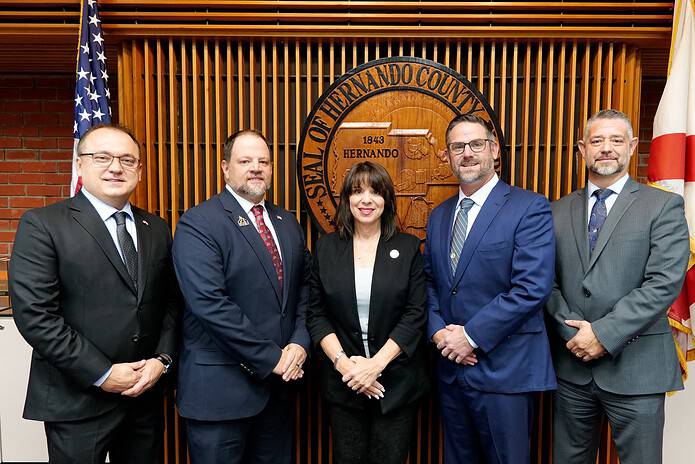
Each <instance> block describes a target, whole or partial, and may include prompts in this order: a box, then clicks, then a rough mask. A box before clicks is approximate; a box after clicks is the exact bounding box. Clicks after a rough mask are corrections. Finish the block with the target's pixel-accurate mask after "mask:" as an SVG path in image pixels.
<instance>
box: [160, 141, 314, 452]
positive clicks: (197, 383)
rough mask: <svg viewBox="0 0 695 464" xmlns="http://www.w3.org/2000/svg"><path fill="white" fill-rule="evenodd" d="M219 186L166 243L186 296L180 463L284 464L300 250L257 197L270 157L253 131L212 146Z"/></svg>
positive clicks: (281, 218)
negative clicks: (219, 155)
mask: <svg viewBox="0 0 695 464" xmlns="http://www.w3.org/2000/svg"><path fill="white" fill-rule="evenodd" d="M222 171H223V173H224V179H225V182H226V186H225V187H226V188H225V189H224V190H223V191H222V193H220V194H219V195H217V196H215V197H213V198H211V199H209V200H208V201H205V202H203V203H201V204H200V205H198V206H196V207H194V208H191V209H189V210H188V211H187V212H186V214H184V215H183V216H182V218H181V220H180V221H179V223H178V225H177V228H176V236H175V238H174V247H173V255H174V265H175V268H176V274H177V276H178V279H179V282H180V284H181V290H182V292H183V295H184V297H185V300H186V306H185V309H184V314H183V323H182V327H183V346H182V350H181V351H182V353H181V360H180V368H179V386H178V395H177V402H178V406H179V412H180V414H181V416H183V417H184V418H185V419H186V430H187V433H188V443H189V451H190V456H191V461H192V463H194V464H195V463H204V464H212V463H220V464H222V463H224V464H233V463H259V464H260V463H268V464H271V463H272V464H279V463H280V464H281V463H289V462H290V457H291V448H292V424H293V423H294V420H293V419H292V404H293V401H291V397H290V391H289V389H288V385H287V383H288V382H292V381H294V380H297V379H299V378H301V377H302V375H303V369H302V366H303V363H304V361H305V359H306V354H307V350H308V349H309V343H310V341H309V334H308V332H307V330H306V323H305V311H306V304H307V299H308V277H309V273H310V262H309V259H310V257H309V253H308V251H307V249H306V245H305V242H304V236H303V234H302V231H301V229H300V228H299V224H297V221H296V220H295V218H294V216H293V215H291V214H290V213H289V212H287V211H285V210H283V209H281V208H279V207H277V206H275V205H272V204H270V202H268V201H265V200H264V199H263V198H264V196H265V193H266V191H267V190H268V189H269V188H270V185H271V177H272V161H271V159H270V150H269V148H268V144H267V142H266V140H265V138H264V137H263V135H262V134H260V133H258V132H256V131H250V130H245V131H240V132H237V133H235V134H233V135H231V136H230V137H229V138H228V139H227V141H226V143H225V145H224V160H223V161H222Z"/></svg>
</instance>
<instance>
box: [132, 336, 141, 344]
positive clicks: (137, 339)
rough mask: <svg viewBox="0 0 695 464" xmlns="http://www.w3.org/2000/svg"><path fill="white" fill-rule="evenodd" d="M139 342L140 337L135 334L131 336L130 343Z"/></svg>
mask: <svg viewBox="0 0 695 464" xmlns="http://www.w3.org/2000/svg"><path fill="white" fill-rule="evenodd" d="M139 340H140V335H138V334H135V335H133V338H131V339H130V341H131V342H133V343H137V342H138V341H139Z"/></svg>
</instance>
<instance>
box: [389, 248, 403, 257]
mask: <svg viewBox="0 0 695 464" xmlns="http://www.w3.org/2000/svg"><path fill="white" fill-rule="evenodd" d="M400 255H401V254H400V253H399V252H398V250H391V252H390V253H389V256H390V257H392V258H393V259H396V258H398V257H399V256H400Z"/></svg>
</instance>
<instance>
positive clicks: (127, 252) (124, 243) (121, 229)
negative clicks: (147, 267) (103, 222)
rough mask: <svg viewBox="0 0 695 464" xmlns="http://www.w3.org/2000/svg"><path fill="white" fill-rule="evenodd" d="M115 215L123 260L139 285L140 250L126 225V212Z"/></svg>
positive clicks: (132, 277) (134, 281) (131, 276)
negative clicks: (138, 250)
mask: <svg viewBox="0 0 695 464" xmlns="http://www.w3.org/2000/svg"><path fill="white" fill-rule="evenodd" d="M113 217H114V218H115V219H116V236H117V237H118V245H119V246H120V247H121V253H123V262H124V263H125V267H126V269H128V274H130V278H131V279H133V283H134V284H135V285H136V286H137V284H138V252H137V250H136V249H135V243H133V237H131V236H130V234H129V233H128V229H126V227H125V220H126V213H124V212H123V211H119V212H117V213H113Z"/></svg>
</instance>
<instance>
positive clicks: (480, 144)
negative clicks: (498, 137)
mask: <svg viewBox="0 0 695 464" xmlns="http://www.w3.org/2000/svg"><path fill="white" fill-rule="evenodd" d="M488 142H490V143H495V141H494V140H490V139H473V140H471V141H470V142H452V143H450V144H449V145H448V146H447V147H446V148H447V150H449V153H450V154H452V155H460V154H461V153H463V152H464V151H466V145H468V146H469V147H470V149H471V151H472V152H473V153H480V152H481V151H483V150H485V147H486V146H487V144H488Z"/></svg>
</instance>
